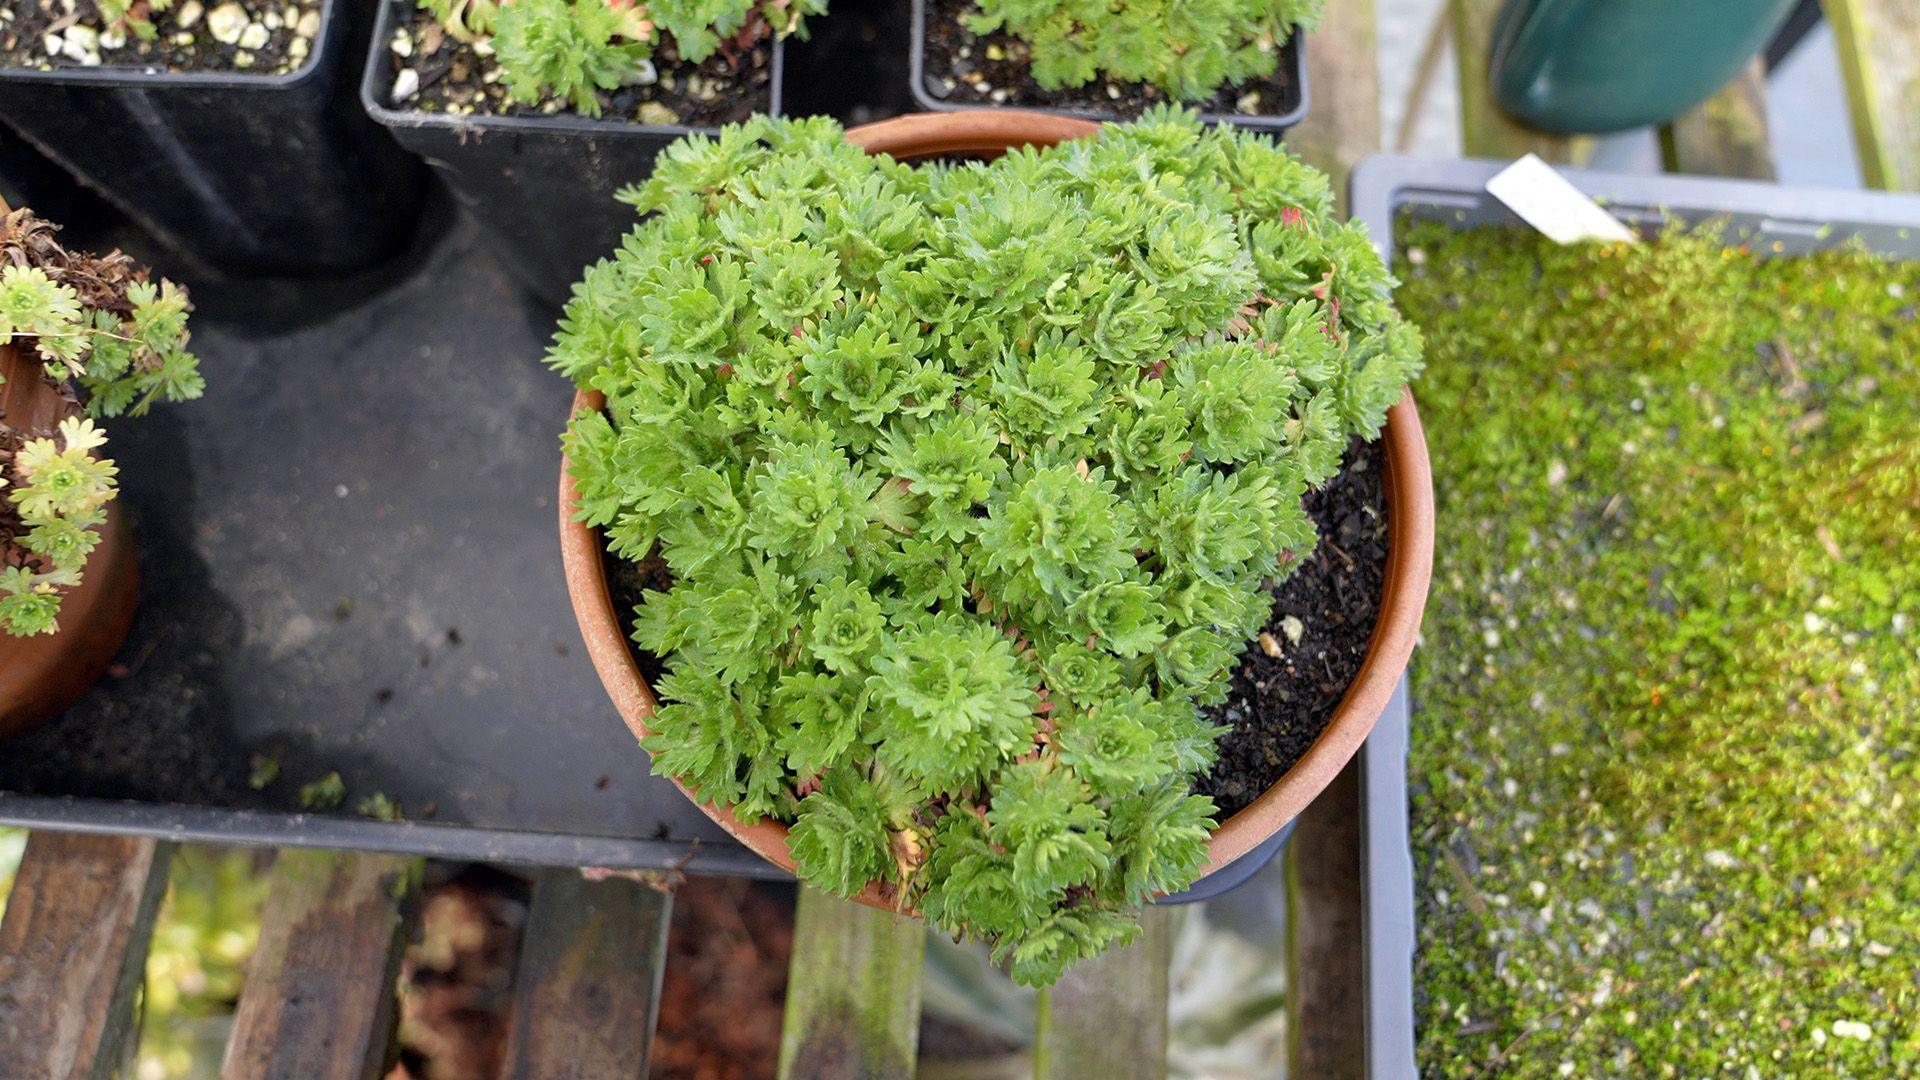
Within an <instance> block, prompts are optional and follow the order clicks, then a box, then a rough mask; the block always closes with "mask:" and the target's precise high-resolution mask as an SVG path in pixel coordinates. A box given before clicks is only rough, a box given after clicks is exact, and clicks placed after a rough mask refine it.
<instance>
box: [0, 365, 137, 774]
mask: <svg viewBox="0 0 1920 1080" xmlns="http://www.w3.org/2000/svg"><path fill="white" fill-rule="evenodd" d="M36 366H37V365H34V364H31V363H28V362H26V361H23V360H22V359H21V358H20V357H19V355H18V353H17V352H16V350H15V349H14V348H13V347H12V346H4V347H0V375H3V376H5V378H6V380H7V381H6V382H5V383H4V384H0V420H5V421H6V422H7V423H8V424H9V425H11V426H13V427H14V428H15V429H16V430H19V431H22V432H25V433H27V434H28V435H30V436H32V437H36V438H39V437H44V436H46V435H50V434H52V433H53V430H54V428H55V426H56V425H58V424H59V422H60V420H61V419H63V418H64V417H66V416H67V415H68V414H69V413H70V412H71V409H72V407H71V406H70V405H69V404H68V403H67V402H65V401H62V400H61V399H60V396H59V395H58V394H57V393H55V392H54V390H53V388H52V387H50V386H48V385H47V384H46V382H45V381H43V380H42V379H41V378H40V377H39V373H38V371H37V370H36ZM139 599H140V565H139V561H138V559H136V558H135V552H134V545H133V537H132V532H131V530H130V529H129V528H128V527H127V524H126V519H125V517H124V515H122V514H121V513H120V509H119V507H118V506H116V505H113V504H109V505H108V507H107V523H106V525H104V526H102V527H101V537H100V543H99V545H98V546H97V547H95V548H94V549H93V554H92V555H90V556H88V558H87V565H86V567H85V568H84V569H83V570H82V572H81V580H80V584H79V585H78V586H77V587H75V588H72V589H69V590H67V592H66V596H65V597H64V598H63V599H62V600H61V602H60V629H59V631H58V632H57V633H54V634H41V635H37V636H34V637H28V638H20V637H14V636H12V635H10V634H5V633H0V739H7V738H11V737H13V736H15V735H18V734H20V733H21V732H23V731H26V730H27V729H28V728H31V727H34V726H36V725H38V724H39V723H41V722H42V721H44V720H46V719H47V718H49V717H51V716H52V715H53V714H54V713H57V712H59V711H60V710H61V709H63V708H66V707H67V706H68V705H69V704H71V703H72V702H73V700H74V699H75V698H77V697H79V696H80V695H81V694H82V693H84V692H85V691H86V689H87V687H89V686H91V685H93V682H94V680H95V679H98V678H99V677H100V673H101V672H102V671H104V670H105V669H106V666H107V662H108V661H109V660H112V659H113V654H114V653H115V652H116V651H118V650H119V648H120V642H121V641H122V640H124V639H125V638H126V636H127V628H128V627H129V626H130V625H132V623H133V609H134V606H135V604H137V603H138V601H139Z"/></svg>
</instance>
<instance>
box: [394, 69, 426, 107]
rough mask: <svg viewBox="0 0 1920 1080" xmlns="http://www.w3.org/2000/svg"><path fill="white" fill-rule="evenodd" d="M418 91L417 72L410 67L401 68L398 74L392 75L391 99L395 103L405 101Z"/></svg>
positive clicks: (418, 78)
mask: <svg viewBox="0 0 1920 1080" xmlns="http://www.w3.org/2000/svg"><path fill="white" fill-rule="evenodd" d="M419 92H420V73H419V72H417V71H415V70H413V69H412V68H401V69H400V74H398V75H395V76H394V77H393V101H394V102H395V104H398V103H399V102H402V101H405V100H407V99H408V98H410V97H412V96H413V95H415V94H417V93H419Z"/></svg>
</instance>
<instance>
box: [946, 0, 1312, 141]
mask: <svg viewBox="0 0 1920 1080" xmlns="http://www.w3.org/2000/svg"><path fill="white" fill-rule="evenodd" d="M973 10H974V4H973V0H927V27H926V46H925V48H926V54H925V55H926V60H925V65H924V71H923V76H922V77H923V78H924V79H925V83H926V85H925V86H924V87H922V89H924V90H925V91H926V92H927V94H928V95H929V96H931V97H932V98H933V99H934V100H935V101H940V102H945V103H948V104H953V105H1008V106H1014V107H1019V108H1028V109H1060V110H1067V111H1073V112H1086V113H1098V114H1103V115H1107V116H1117V117H1122V118H1128V119H1131V118H1132V117H1135V116H1139V115H1140V114H1141V113H1142V112H1145V111H1146V110H1147V109H1148V108H1149V107H1151V106H1154V105H1158V104H1162V103H1164V102H1165V101H1167V100H1168V99H1167V95H1166V93H1165V92H1164V91H1162V90H1161V89H1160V88H1159V87H1157V86H1153V85H1151V84H1149V83H1137V82H1118V81H1114V80H1110V79H1096V80H1094V81H1093V82H1090V83H1088V84H1086V85H1085V86H1069V87H1062V88H1061V89H1059V90H1048V89H1046V88H1045V87H1042V86H1041V85H1040V84H1039V83H1037V82H1035V81H1034V80H1033V73H1032V71H1031V69H1030V68H1029V66H1028V63H1027V56H1028V51H1029V50H1028V46H1027V43H1026V42H1024V41H1022V40H1020V39H1019V38H1017V37H1014V36H1013V35H1012V34H1008V33H1006V32H1005V31H1001V32H997V33H992V34H976V33H974V32H973V31H972V30H969V29H967V27H966V24H965V23H963V22H962V21H961V17H962V16H964V15H966V14H968V13H970V12H972V11H973ZM1299 100H1300V91H1299V88H1298V87H1297V86H1295V85H1294V84H1293V77H1292V73H1291V72H1290V71H1289V70H1288V67H1287V65H1286V64H1285V63H1281V64H1278V65H1276V66H1275V68H1274V71H1273V74H1272V75H1269V76H1267V77H1266V78H1263V79H1251V80H1248V81H1247V82H1244V83H1237V84H1234V85H1231V86H1223V87H1221V88H1220V89H1219V90H1218V91H1216V92H1215V93H1214V95H1213V96H1212V97H1210V98H1207V99H1205V100H1203V101H1190V102H1186V103H1185V104H1187V105H1190V106H1192V107H1194V108H1197V109H1199V110H1200V111H1201V112H1203V113H1208V114H1213V115H1219V116H1248V117H1254V116H1279V115H1281V114H1283V113H1286V112H1289V111H1291V110H1292V109H1293V107H1294V105H1295V103H1297V102H1298V101H1299Z"/></svg>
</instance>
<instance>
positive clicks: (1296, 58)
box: [908, 0, 1309, 136]
mask: <svg viewBox="0 0 1920 1080" xmlns="http://www.w3.org/2000/svg"><path fill="white" fill-rule="evenodd" d="M928 16H929V12H928V11H927V0H913V26H912V47H911V49H912V51H911V53H910V56H909V61H908V70H909V75H908V86H909V88H910V89H911V90H912V91H913V99H914V100H915V101H916V102H919V104H920V107H921V108H923V109H928V110H931V111H934V112H960V111H962V110H964V109H993V108H1002V107H1004V108H1009V109H1032V110H1034V111H1036V112H1050V113H1057V114H1059V115H1062V116H1077V117H1080V118H1082V119H1085V120H1095V121H1099V122H1102V123H1107V122H1112V121H1118V120H1123V119H1125V117H1122V116H1120V115H1119V114H1118V113H1109V112H1100V111H1098V110H1093V109H1049V108H1045V107H1043V106H1039V105H1034V104H1032V103H1028V102H1021V101H1008V102H1007V103H1006V105H1005V106H997V105H973V104H960V103H958V102H952V101H943V100H941V99H940V98H937V97H934V96H933V95H932V94H930V93H928V92H927V76H928V72H927V19H928ZM1280 67H1281V69H1282V70H1284V71H1286V72H1287V74H1288V79H1287V88H1286V96H1285V97H1284V98H1282V100H1281V102H1280V109H1279V111H1278V112H1276V113H1274V114H1272V115H1270V116H1242V115H1240V114H1238V113H1232V114H1228V113H1201V114H1200V119H1201V120H1202V121H1204V122H1206V123H1209V124H1231V125H1233V126H1234V127H1239V128H1245V129H1247V130H1248V131H1264V132H1267V133H1269V134H1272V135H1276V136H1277V135H1280V134H1282V133H1283V132H1285V131H1286V130H1287V129H1288V128H1290V127H1292V126H1294V125H1295V124H1298V123H1299V122H1300V121H1302V120H1304V119H1306V117H1307V105H1308V103H1309V102H1308V92H1307V51H1306V34H1305V33H1303V32H1300V31H1296V32H1294V33H1292V34H1289V35H1287V40H1286V41H1285V42H1283V43H1281V46H1280Z"/></svg>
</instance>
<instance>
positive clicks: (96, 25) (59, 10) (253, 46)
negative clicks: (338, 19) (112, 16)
mask: <svg viewBox="0 0 1920 1080" xmlns="http://www.w3.org/2000/svg"><path fill="white" fill-rule="evenodd" d="M320 8H321V0H250V2H248V3H239V2H237V0H225V2H223V3H214V4H207V3H203V2H202V0H180V2H178V3H175V4H174V5H173V6H171V7H169V8H168V9H167V10H165V11H158V12H152V13H151V14H150V16H149V17H150V18H151V20H152V22H153V27H154V36H153V38H152V40H143V39H142V38H141V37H139V36H138V35H136V34H135V33H133V32H132V31H131V30H130V29H128V28H126V27H124V26H122V27H115V26H114V25H113V24H112V22H111V21H110V20H108V19H107V18H105V17H104V16H102V15H101V14H100V9H99V8H98V7H97V6H96V5H95V4H94V2H93V0H77V2H76V0H0V67H9V68H28V69H34V70H40V71H51V70H54V69H56V68H93V67H108V68H139V69H143V70H157V71H172V72H195V71H199V72H227V73H241V74H247V75H284V74H288V73H290V72H293V71H297V70H299V69H300V68H301V67H302V66H304V65H305V64H306V62H307V58H308V57H309V56H311V55H312V53H313V48H314V44H315V39H316V38H317V37H318V36H319V33H320Z"/></svg>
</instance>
